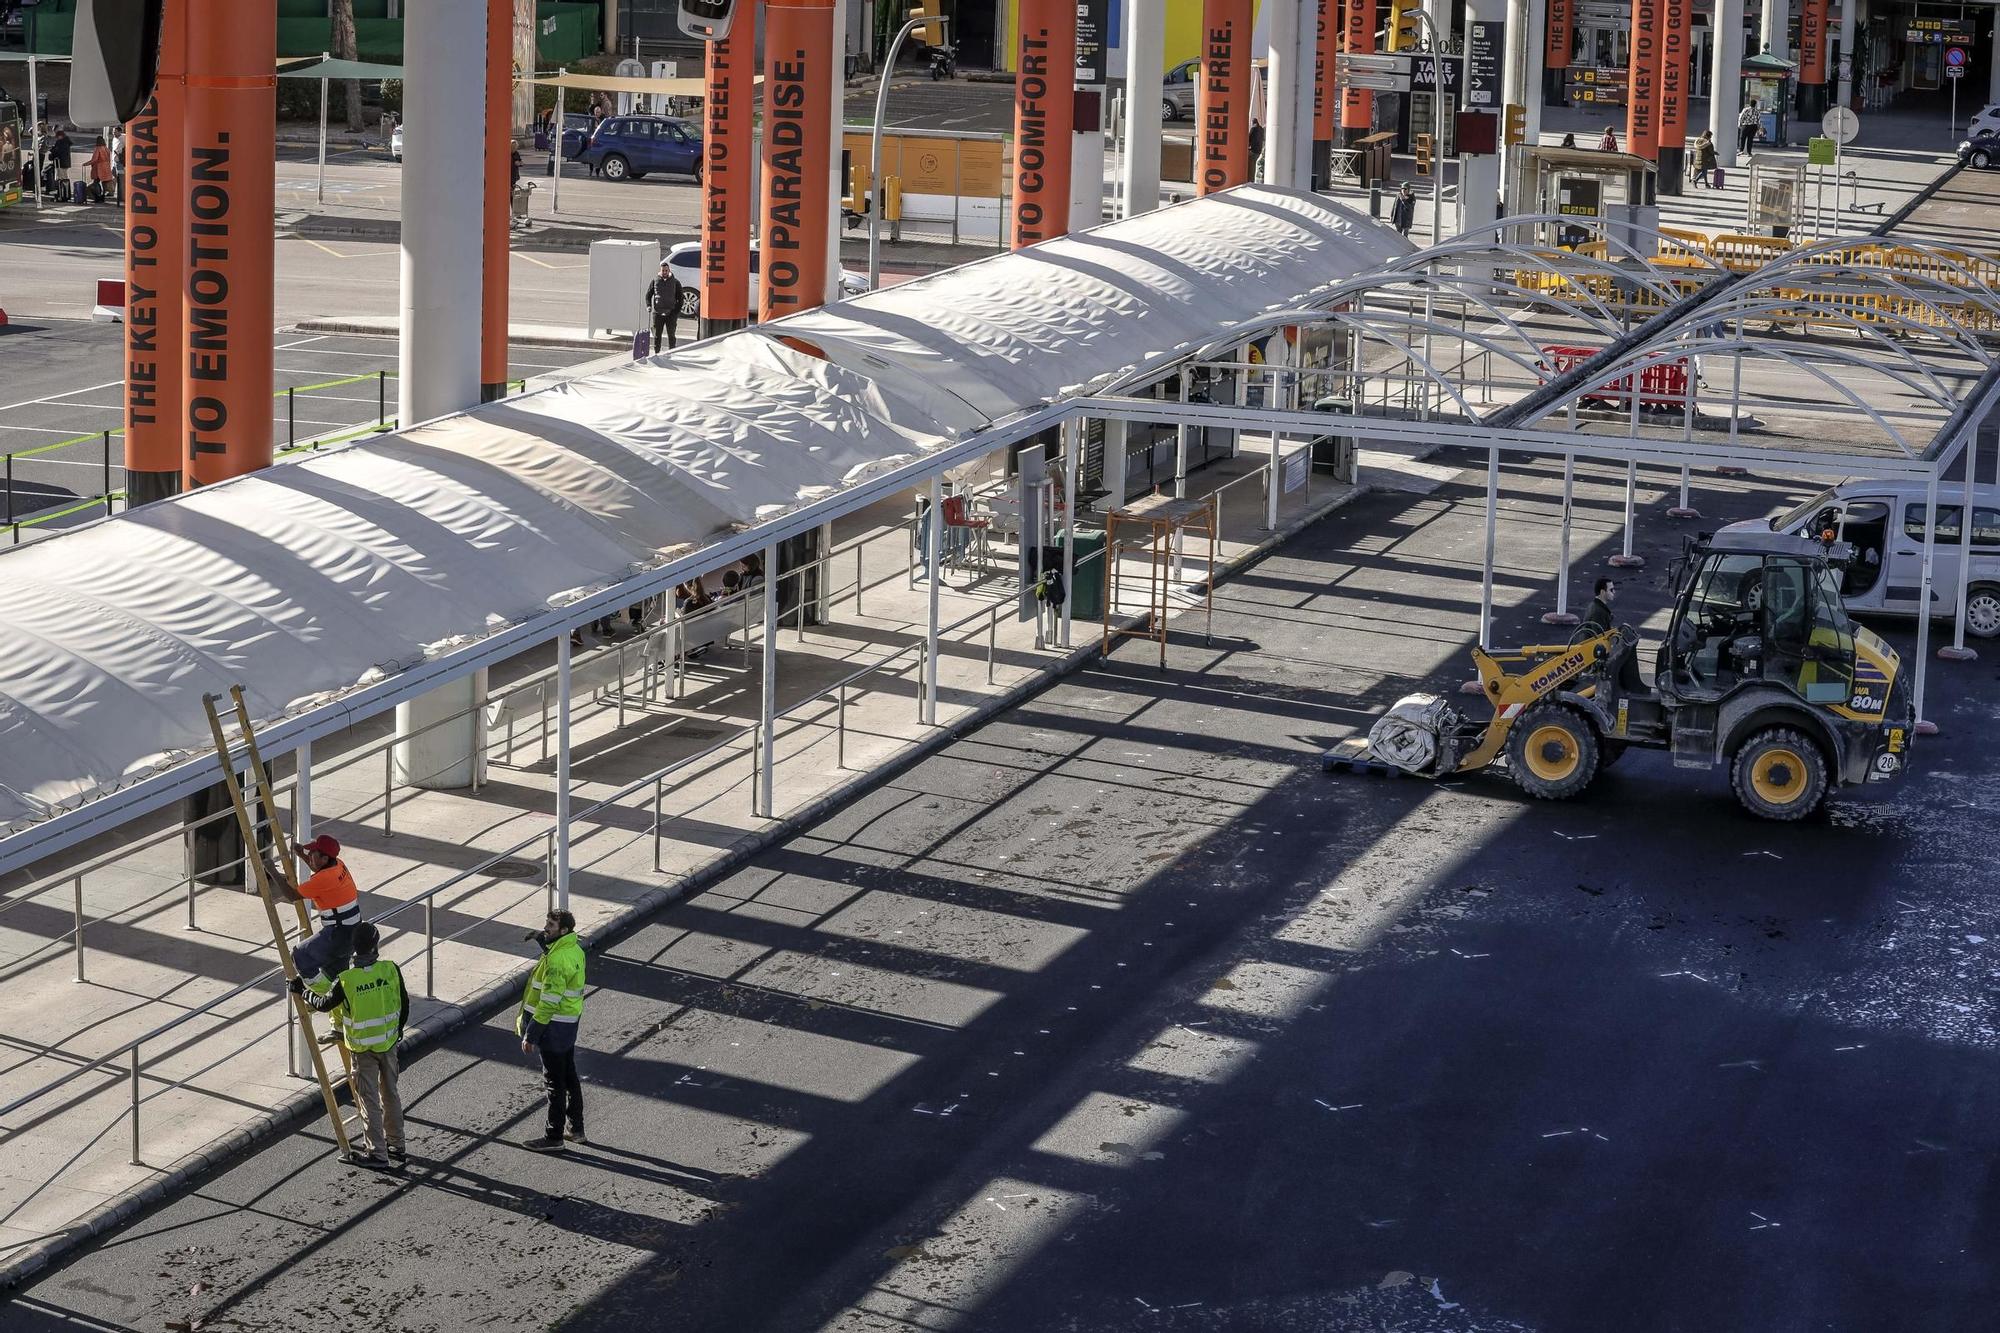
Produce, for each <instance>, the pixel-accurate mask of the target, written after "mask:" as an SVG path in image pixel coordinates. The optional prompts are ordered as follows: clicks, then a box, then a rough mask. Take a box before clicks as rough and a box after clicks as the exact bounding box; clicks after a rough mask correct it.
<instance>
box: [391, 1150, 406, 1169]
mask: <svg viewBox="0 0 2000 1333" xmlns="http://www.w3.org/2000/svg"><path fill="white" fill-rule="evenodd" d="M389 1160H390V1161H392V1162H394V1163H395V1164H396V1165H397V1166H401V1165H402V1164H403V1163H405V1162H407V1161H409V1160H410V1155H409V1154H408V1153H406V1152H404V1151H403V1150H402V1149H401V1148H391V1149H389Z"/></svg>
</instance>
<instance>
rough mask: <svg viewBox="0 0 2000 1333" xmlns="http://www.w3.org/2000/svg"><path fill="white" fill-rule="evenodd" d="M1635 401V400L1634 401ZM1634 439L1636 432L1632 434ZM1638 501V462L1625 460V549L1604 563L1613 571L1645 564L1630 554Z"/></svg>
mask: <svg viewBox="0 0 2000 1333" xmlns="http://www.w3.org/2000/svg"><path fill="white" fill-rule="evenodd" d="M1635 401H1636V400H1635ZM1633 434H1634V436H1635V437H1636V436H1637V434H1638V432H1637V431H1634V432H1633ZM1638 499H1639V460H1638V459H1636V458H1633V459H1627V460H1626V463H1625V549H1624V550H1622V551H1620V552H1619V553H1618V554H1617V555H1614V556H1612V557H1611V559H1609V560H1607V561H1606V562H1605V563H1606V564H1608V565H1610V566H1611V567H1612V568H1613V569H1637V568H1639V567H1640V566H1641V565H1643V564H1645V563H1646V557H1645V556H1643V555H1634V554H1632V522H1633V514H1634V511H1635V510H1636V509H1637V507H1638Z"/></svg>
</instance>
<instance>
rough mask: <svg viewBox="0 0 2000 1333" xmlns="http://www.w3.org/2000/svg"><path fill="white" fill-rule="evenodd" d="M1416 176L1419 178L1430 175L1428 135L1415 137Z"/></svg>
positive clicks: (1429, 138) (1429, 137)
mask: <svg viewBox="0 0 2000 1333" xmlns="http://www.w3.org/2000/svg"><path fill="white" fill-rule="evenodd" d="M1417 174H1418V175H1419V176H1428V175H1430V174H1431V136H1430V135H1428V134H1419V135H1418V136H1417Z"/></svg>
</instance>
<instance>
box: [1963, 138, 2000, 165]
mask: <svg viewBox="0 0 2000 1333" xmlns="http://www.w3.org/2000/svg"><path fill="white" fill-rule="evenodd" d="M1958 160H1959V161H1961V162H1964V163H1967V164H1969V165H1971V166H1975V167H1978V168H1979V169H1980V170H1982V171H1983V170H1985V169H1986V168H1987V167H1991V166H1995V165H2000V130H1981V131H1979V133H1977V134H1975V135H1973V136H1972V137H1971V138H1970V139H1967V140H1966V141H1965V142H1963V143H1961V144H1960V145H1959V146H1958Z"/></svg>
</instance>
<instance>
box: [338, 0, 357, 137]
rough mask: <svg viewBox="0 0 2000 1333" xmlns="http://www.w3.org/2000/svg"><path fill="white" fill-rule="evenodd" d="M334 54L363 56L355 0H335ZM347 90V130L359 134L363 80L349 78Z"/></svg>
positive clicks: (351, 56) (352, 56) (339, 56)
mask: <svg viewBox="0 0 2000 1333" xmlns="http://www.w3.org/2000/svg"><path fill="white" fill-rule="evenodd" d="M333 54H334V56H335V57H336V58H337V59H340V60H358V59H360V58H361V47H360V44H359V43H358V42H357V41H356V40H355V37H354V0H333ZM342 87H344V88H345V89H346V90H347V130H348V133H350V134H359V133H360V132H361V129H362V125H361V82H360V80H358V79H348V80H346V81H345V82H344V83H343V84H342Z"/></svg>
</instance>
